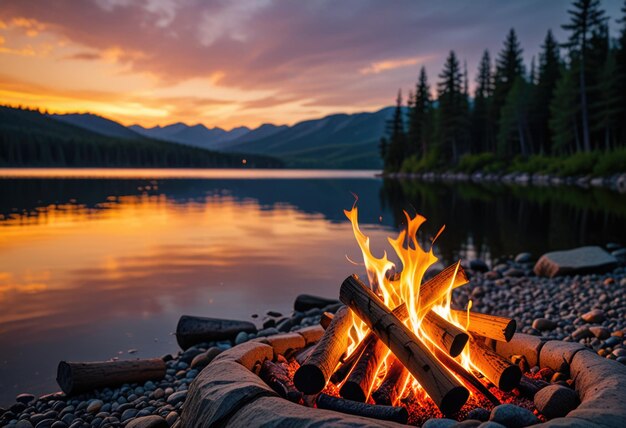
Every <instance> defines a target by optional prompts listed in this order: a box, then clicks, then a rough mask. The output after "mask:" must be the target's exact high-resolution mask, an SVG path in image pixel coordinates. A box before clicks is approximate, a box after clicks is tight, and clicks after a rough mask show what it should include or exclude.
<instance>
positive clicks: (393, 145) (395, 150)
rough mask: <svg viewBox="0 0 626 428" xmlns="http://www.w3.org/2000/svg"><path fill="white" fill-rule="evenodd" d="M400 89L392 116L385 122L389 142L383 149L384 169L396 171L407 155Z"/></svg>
mask: <svg viewBox="0 0 626 428" xmlns="http://www.w3.org/2000/svg"><path fill="white" fill-rule="evenodd" d="M402 110H403V104H402V91H398V97H397V98H396V108H395V110H394V112H393V116H392V118H391V119H390V120H389V121H388V122H387V135H388V136H389V140H388V141H389V143H388V144H387V146H386V150H385V169H386V170H388V171H398V170H399V169H400V167H401V166H402V162H403V161H404V159H405V157H406V155H407V147H406V146H407V144H406V135H405V133H404V120H403V119H402V116H403V113H402Z"/></svg>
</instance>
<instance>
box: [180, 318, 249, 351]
mask: <svg viewBox="0 0 626 428" xmlns="http://www.w3.org/2000/svg"><path fill="white" fill-rule="evenodd" d="M241 331H245V332H246V333H256V332H257V329H256V326H255V325H254V324H252V323H251V322H248V321H236V320H224V319H219V318H203V317H193V316H190V315H183V316H182V317H180V319H179V320H178V325H177V326H176V341H177V342H178V345H179V346H180V347H181V348H182V349H187V348H189V347H191V346H193V345H197V344H198V343H202V342H212V341H219V340H230V339H234V338H235V336H237V334H239V332H241Z"/></svg>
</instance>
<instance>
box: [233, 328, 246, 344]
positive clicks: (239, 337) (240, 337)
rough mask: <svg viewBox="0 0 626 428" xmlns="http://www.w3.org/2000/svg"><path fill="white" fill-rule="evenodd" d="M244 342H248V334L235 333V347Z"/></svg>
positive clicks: (242, 332) (243, 332)
mask: <svg viewBox="0 0 626 428" xmlns="http://www.w3.org/2000/svg"><path fill="white" fill-rule="evenodd" d="M246 340H248V333H246V332H245V331H240V332H239V333H237V336H235V345H240V344H242V343H243V342H245V341H246Z"/></svg>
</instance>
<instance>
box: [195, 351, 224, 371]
mask: <svg viewBox="0 0 626 428" xmlns="http://www.w3.org/2000/svg"><path fill="white" fill-rule="evenodd" d="M221 352H222V350H221V349H220V348H216V347H212V348H209V349H207V351H206V352H203V353H202V354H200V355H197V356H196V357H195V358H194V359H193V361H192V362H191V368H192V369H197V370H202V369H203V368H205V367H206V366H207V365H208V364H209V363H210V362H211V361H213V358H215V357H217V356H218V355H219V354H220V353H221Z"/></svg>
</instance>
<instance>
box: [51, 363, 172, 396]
mask: <svg viewBox="0 0 626 428" xmlns="http://www.w3.org/2000/svg"><path fill="white" fill-rule="evenodd" d="M165 369H166V367H165V361H163V360H162V359H160V358H149V359H143V360H129V361H102V362H91V363H71V362H67V361H61V362H60V363H59V366H58V368H57V383H58V384H59V386H60V387H61V390H62V391H63V392H65V394H67V395H72V394H78V393H81V392H87V391H91V390H94V389H96V388H104V387H107V386H116V385H121V384H123V383H134V382H137V383H144V382H145V381H148V380H155V379H163V378H164V377H165Z"/></svg>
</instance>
